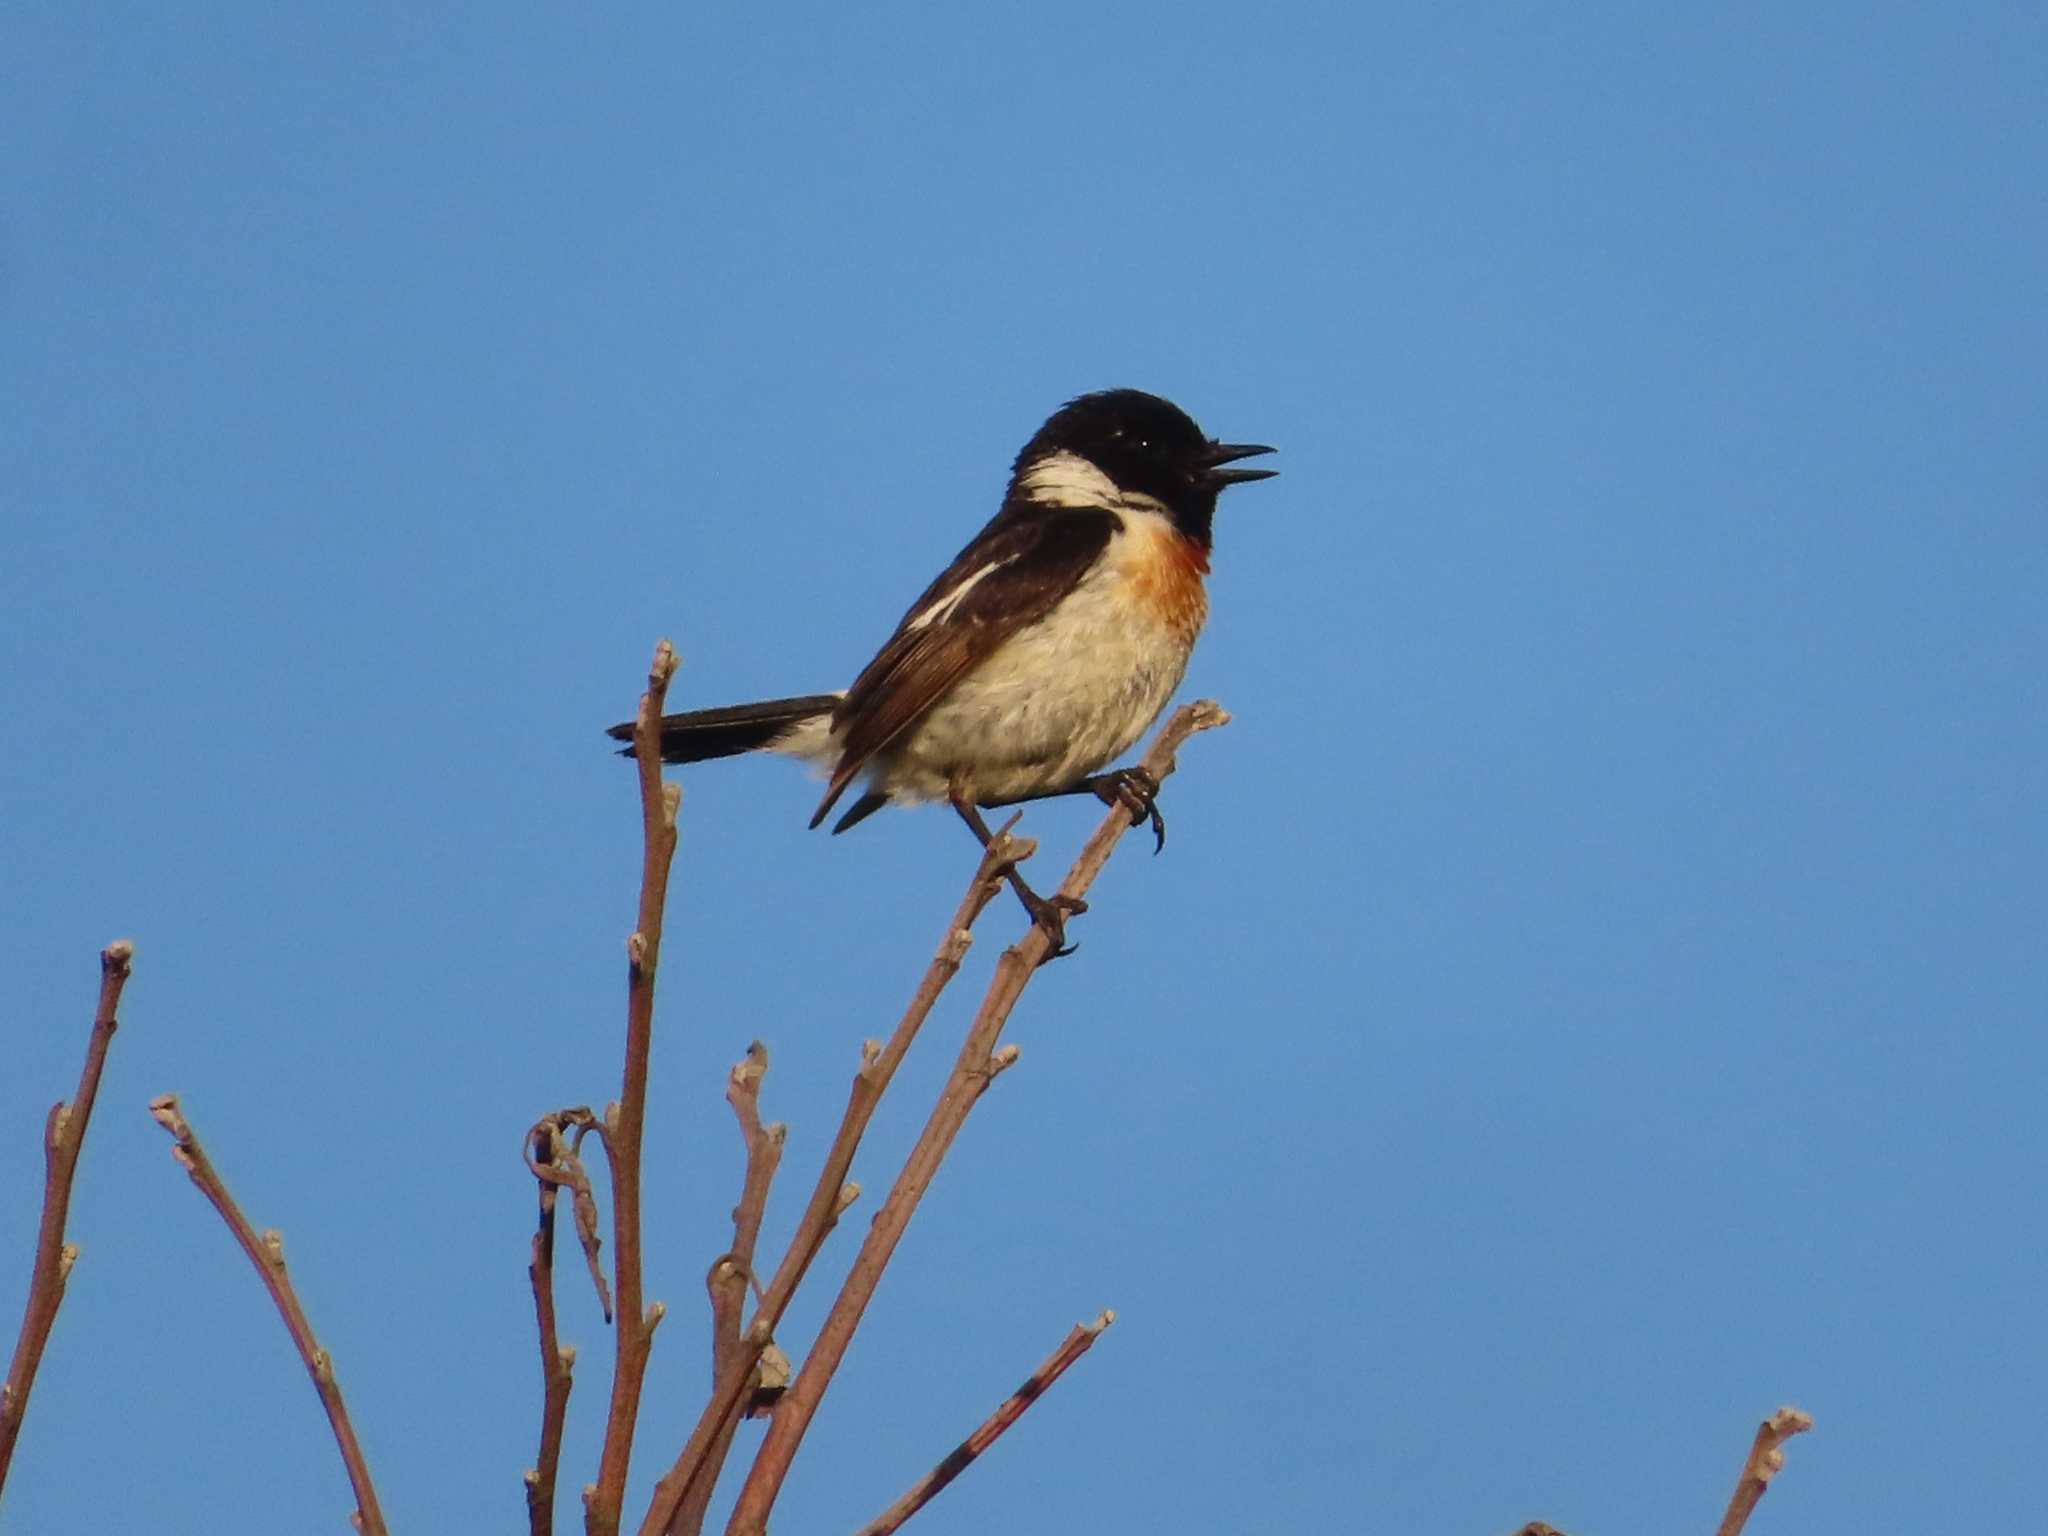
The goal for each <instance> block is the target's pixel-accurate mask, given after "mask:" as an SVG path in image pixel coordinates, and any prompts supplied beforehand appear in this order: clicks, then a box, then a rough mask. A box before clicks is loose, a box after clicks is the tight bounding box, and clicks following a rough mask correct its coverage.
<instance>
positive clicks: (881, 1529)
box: [860, 1312, 1116, 1536]
mask: <svg viewBox="0 0 2048 1536" xmlns="http://www.w3.org/2000/svg"><path fill="white" fill-rule="evenodd" d="M1115 1321H1116V1314H1115V1313H1114V1312H1104V1313H1103V1314H1102V1315H1101V1316H1100V1317H1098V1318H1096V1319H1095V1321H1094V1322H1092V1323H1076V1324H1074V1331H1073V1332H1071V1333H1069V1334H1068V1335H1067V1336H1066V1338H1065V1340H1064V1341H1062V1342H1061V1344H1060V1347H1059V1348H1058V1349H1056V1350H1054V1351H1053V1352H1052V1354H1051V1355H1050V1356H1048V1357H1047V1359H1046V1362H1045V1363H1044V1364H1043V1365H1041V1366H1040V1367H1039V1368H1038V1369H1037V1370H1035V1371H1033V1372H1032V1373H1031V1374H1030V1375H1029V1376H1027V1377H1025V1378H1024V1385H1023V1386H1021V1387H1019V1388H1018V1389H1017V1390H1016V1391H1015V1392H1012V1393H1011V1394H1010V1395H1009V1397H1008V1398H1007V1399H1005V1400H1004V1402H1003V1404H1002V1406H1001V1407H999V1408H997V1409H996V1411H995V1412H994V1413H992V1414H990V1415H989V1416H988V1417H987V1418H986V1419H984V1420H983V1421H982V1424H981V1427H980V1428H979V1429H977V1430H976V1431H975V1432H974V1433H973V1434H971V1435H969V1436H968V1437H967V1438H966V1439H965V1440H962V1441H961V1442H960V1443H959V1444H958V1445H956V1446H955V1447H953V1449H952V1450H951V1451H950V1452H949V1453H947V1455H946V1458H945V1460H943V1461H941V1462H940V1463H939V1464H938V1465H937V1466H935V1467H933V1468H932V1469H931V1471H929V1472H927V1473H926V1474H925V1475H924V1476H923V1477H922V1478H920V1479H919V1480H918V1482H917V1485H916V1486H915V1487H913V1488H912V1489H911V1490H910V1491H909V1492H908V1493H906V1494H904V1495H903V1497H902V1498H900V1499H898V1500H897V1501H896V1502H895V1503H894V1504H891V1505H890V1506H889V1507H888V1508H887V1509H885V1510H883V1511H882V1513H881V1514H880V1515H878V1516H877V1517H876V1518H875V1519H874V1520H873V1521H872V1522H871V1523H869V1524H867V1525H864V1526H862V1527H861V1529H860V1536H891V1533H892V1532H894V1531H895V1530H896V1529H897V1528H898V1527H899V1526H901V1525H902V1524H903V1522H904V1521H906V1520H908V1519H909V1518H910V1517H911V1516H912V1515H914V1514H916V1513H917V1512H918V1511H919V1510H920V1509H923V1508H924V1507H925V1505H927V1504H929V1503H930V1502H931V1501H932V1499H933V1498H934V1497H936V1496H937V1494H938V1492H939V1490H940V1489H942V1488H944V1487H945V1486H946V1484H948V1483H950V1482H952V1481H953V1479H954V1478H956V1477H958V1476H959V1475H960V1474H961V1473H962V1472H965V1471H966V1470H967V1469H968V1467H970V1466H972V1465H973V1463H974V1461H975V1458H976V1457H978V1456H980V1455H981V1453H982V1452H983V1451H985V1450H987V1449H988V1448H989V1447H990V1446H992V1445H994V1444H995V1443H996V1441H997V1440H998V1439H1000V1438H1001V1437H1002V1433H1003V1431H1004V1430H1006V1429H1008V1428H1009V1427H1010V1426H1011V1425H1012V1424H1014V1423H1016V1422H1017V1421H1018V1420H1019V1419H1021V1418H1023V1417H1024V1410H1025V1409H1026V1408H1029V1407H1030V1406H1031V1405H1032V1404H1033V1403H1035V1402H1037V1401H1038V1399H1039V1398H1040V1397H1041V1396H1043V1395H1044V1393H1045V1389H1046V1388H1047V1387H1049V1386H1051V1385H1052V1384H1053V1383H1054V1382H1056V1381H1058V1380H1059V1379H1060V1377H1061V1375H1063V1374H1064V1373H1065V1371H1066V1369H1067V1367H1068V1366H1070V1365H1072V1364H1073V1363H1074V1362H1075V1361H1076V1360H1078V1359H1080V1358H1081V1357H1082V1356H1083V1355H1085V1354H1087V1353H1088V1351H1089V1348H1090V1347H1091V1346H1092V1345H1093V1344H1094V1343H1095V1341H1096V1340H1097V1339H1098V1338H1100V1337H1101V1336H1102V1330H1103V1329H1105V1328H1107V1327H1108V1326H1109V1325H1110V1324H1111V1323H1113V1322H1115Z"/></svg>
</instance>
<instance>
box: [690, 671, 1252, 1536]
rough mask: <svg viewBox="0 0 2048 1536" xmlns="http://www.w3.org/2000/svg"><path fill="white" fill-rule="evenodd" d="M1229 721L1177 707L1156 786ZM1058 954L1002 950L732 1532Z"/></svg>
mask: <svg viewBox="0 0 2048 1536" xmlns="http://www.w3.org/2000/svg"><path fill="white" fill-rule="evenodd" d="M1229 719H1230V716H1229V715H1228V714H1227V713H1225V711H1224V710H1223V709H1222V707H1221V706H1220V705H1217V704H1215V703H1213V702H1211V701H1209V700H1206V699H1204V700H1199V701H1197V702H1196V703H1193V704H1188V705H1184V706H1182V707H1181V708H1180V709H1179V710H1177V711H1175V712H1174V715H1173V718H1172V719H1171V720H1169V721H1167V723H1166V725H1165V727H1164V728H1163V729H1161V731H1160V732H1159V734H1158V735H1157V736H1156V737H1155V738H1154V739H1153V742H1152V746H1151V749H1150V750H1149V751H1148V752H1146V754H1145V756H1144V759H1143V766H1144V768H1145V769H1146V770H1147V771H1148V772H1149V773H1150V774H1151V775H1152V779H1153V782H1154V783H1163V782H1164V781H1165V780H1166V778H1167V777H1168V776H1169V775H1170V774H1172V772H1173V770H1174V767H1175V762H1174V754H1175V753H1176V752H1177V751H1178V750H1179V748H1180V747H1181V745H1182V744H1183V743H1184V742H1186V740H1187V739H1188V737H1190V736H1192V735H1193V734H1194V733H1195V732H1197V731H1202V730H1208V729H1211V728H1212V727H1215V726H1219V725H1223V724H1225V723H1226V722H1228V720H1229ZM1130 826H1131V818H1130V813H1129V812H1128V811H1127V810H1125V809H1124V808H1123V807H1122V806H1115V807H1112V808H1111V810H1110V813H1109V815H1108V816H1106V817H1105V818H1104V819H1103V822H1102V825H1101V826H1100V827H1098V828H1097V829H1096V831H1095V835H1094V836H1093V837H1091V838H1089V840H1088V842H1087V843H1086V845H1084V846H1083V848H1082V849H1081V854H1080V857H1079V858H1077V859H1076V860H1075V861H1074V866H1073V868H1072V869H1070V870H1068V871H1067V877H1066V879H1065V880H1064V881H1062V882H1061V884H1060V889H1059V894H1060V895H1062V896H1066V897H1071V898H1074V899H1076V900H1078V899H1079V898H1081V897H1083V896H1085V895H1086V894H1087V891H1088V888H1089V886H1090V885H1092V884H1093V883H1094V880H1095V877H1096V876H1097V875H1098V874H1100V873H1101V871H1102V867H1103V865H1104V864H1106V863H1107V862H1108V861H1109V856H1110V854H1111V852H1112V851H1114V849H1115V848H1116V845H1117V843H1118V841H1119V840H1120V839H1121V838H1122V837H1123V835H1124V833H1126V832H1127V831H1129V830H1130ZM1051 952H1052V940H1051V937H1050V936H1049V935H1048V934H1047V932H1046V930H1045V928H1044V927H1043V926H1042V925H1040V924H1036V923H1034V924H1033V925H1032V926H1031V928H1030V929H1029V930H1028V931H1027V932H1026V933H1025V935H1024V937H1023V938H1022V939H1020V940H1019V941H1018V942H1017V943H1016V944H1013V945H1012V946H1011V947H1010V948H1008V949H1006V950H1005V951H1003V956H1002V958H1001V959H1000V960H999V961H997V962H996V969H995V975H994V976H993V977H992V978H991V979H990V981H989V987H988V991H987V993H985V994H984V995H983V998H982V1002H981V1007H980V1009H979V1010H978V1011H977V1013H976V1014H975V1017H974V1022H973V1024H972V1025H971V1026H970V1027H969V1029H968V1032H967V1039H966V1041H965V1042H964V1043H963V1044H962V1045H961V1047H960V1055H959V1057H958V1059H957V1060H956V1062H955V1063H954V1067H953V1073H952V1076H951V1078H950V1079H949V1080H948V1081H947V1084H946V1087H945V1089H944V1091H943V1092H942V1094H941V1096H940V1098H939V1102H938V1103H937V1105H935V1106H934V1107H933V1109H932V1113H931V1118H930V1119H929V1120H927V1121H926V1122H925V1127H924V1130H923V1131H922V1132H921V1133H920V1134H919V1136H918V1139H917V1143H916V1145H915V1146H913V1147H912V1148H911V1151H910V1156H909V1157H908V1158H907V1159H906V1160H905V1162H904V1165H903V1169H902V1172H900V1173H899V1174H898V1175H897V1176H896V1183H895V1186H894V1187H893V1188H892V1189H891V1190H890V1191H889V1198H888V1199H887V1200H886V1201H884V1202H883V1204H882V1208H881V1209H880V1210H879V1211H877V1212H876V1213H875V1219H874V1222H873V1224H872V1225H871V1226H870V1227H869V1228H868V1234H867V1237H866V1239H865V1240H864V1241H863V1242H862V1243H861V1247H860V1253H859V1254H858V1255H857V1256H856V1257H855V1259H854V1261H853V1268H852V1270H851V1271H850V1272H849V1273H848V1275H847V1277H846V1280H845V1282H844V1284H842V1285H841V1286H840V1289H839V1295H838V1297H837V1299H836V1300H835V1301H834V1302H833V1304H832V1310H831V1311H830V1312H829V1313H827V1314H826V1318H825V1322H824V1325H823V1326H822V1327H821V1328H820V1329H819V1331H818V1337H817V1341H816V1342H815V1343H814V1344H813V1345H812V1346H811V1351H810V1353H809V1354H808V1355H807V1356H806V1357H805V1359H804V1363H803V1368H802V1369H801V1370H800V1371H798V1372H797V1377H796V1380H795V1381H794V1382H792V1383H791V1384H790V1388H789V1391H788V1393H787V1394H786V1395H785V1396H784V1397H783V1400H782V1401H781V1403H780V1404H778V1405H777V1407H776V1410H775V1417H774V1419H773V1421H772V1422H771V1423H770V1424H769V1426H768V1433H767V1434H766V1435H765V1436H764V1437H763V1438H762V1441H761V1448H760V1450H759V1451H758V1452H757V1453H756V1455H755V1457H754V1464H753V1466H752V1467H751V1468H750V1469H749V1470H748V1472H747V1480H746V1482H745V1483H744V1484H742V1485H741V1488H740V1494H739V1499H738V1502H737V1503H736V1504H735V1505H734V1508H733V1513H732V1518H731V1520H730V1521H729V1522H728V1524H727V1526H726V1531H727V1536H764V1533H765V1532H766V1530H767V1528H768V1514H769V1511H770V1510H771V1509H772V1508H773V1507H774V1504H775V1498H776V1495H777V1494H778V1493H779V1492H780V1491H781V1489H782V1484H783V1480H784V1479H785V1478H787V1477H788V1475H789V1468H790V1464H791V1462H792V1461H793V1460H794V1459H795V1457H796V1451H797V1447H798V1446H799V1445H800V1444H801V1443H802V1442H803V1437H804V1434H805V1432H806V1431H807V1430H808V1429H809V1428H810V1424H811V1420H812V1418H813V1417H814V1416H815V1415H816V1414H817V1411H818V1405H819V1403H820V1402H821V1401H822V1400H823V1399H824V1395H825V1389H826V1387H828V1386H829V1385H830V1384H831V1381H832V1375H833V1373H834V1372H835V1371H837V1370H838V1368H839V1363H840V1361H841V1360H843V1359H844V1358H845V1356H846V1350H847V1346H848V1345H849V1344H851V1343H852V1341H853V1335H854V1330H855V1329H857V1328H858V1327H859V1326H860V1320H861V1317H862V1315H863V1314H864V1313H865V1312H866V1311H867V1306H868V1303H869V1301H871V1300H872V1299H873V1297H874V1294H875V1287H876V1286H877V1285H878V1284H879V1283H880V1282H881V1278H882V1271H883V1270H884V1269H885V1268H887V1266H888V1263H889V1260H890V1258H891V1256H892V1255H893V1254H894V1253H895V1251H896V1244H897V1243H898V1242H899V1241H900V1240H901V1239H902V1236H903V1233H904V1231H905V1229H906V1228H907V1227H908V1226H909V1225H910V1218H911V1216H912V1215H913V1214H914V1213H915V1211H916V1210H917V1205H918V1202H919V1201H920V1200H921V1199H923V1198H924V1192H925V1190H926V1189H928V1188H929V1187H930V1185H931V1181H932V1177H933V1175H934V1174H936V1173H937V1172H938V1167H939V1163H940V1162H941V1160H942V1159H944V1157H945V1155H946V1153H947V1151H948V1150H949V1149H950V1148H951V1147H952V1145H953V1139H954V1137H956V1136H957V1135H958V1134H959V1133H960V1128H961V1126H963V1125H964V1124H965V1123H966V1121H967V1116H968V1113H969V1111H971V1110H972V1109H973V1108H974V1105H975V1104H976V1102H977V1101H978V1100H979V1099H980V1098H981V1095H982V1094H983V1093H984V1092H985V1091H987V1088H988V1085H989V1084H990V1083H991V1082H992V1081H994V1079H995V1076H996V1074H997V1073H999V1072H1000V1071H1002V1070H1003V1068H1004V1067H1006V1066H1007V1065H1008V1064H1009V1062H1010V1061H1012V1060H1014V1059H1015V1057H1014V1056H1013V1055H1007V1056H1006V1055H1005V1054H1004V1053H1001V1052H998V1051H997V1049H996V1042H997V1037H998V1036H999V1035H1000V1033H1001V1032H1002V1028H1003V1026H1004V1024H1006V1023H1007V1022H1008V1021H1009V1017H1010V1013H1011V1010H1012V1009H1014V1008H1015V1007H1016V1005H1017V999H1018V998H1019V997H1020V996H1021V995H1022V994H1023V991H1024V988H1025V986H1026V985H1027V984H1029V982H1030V980H1031V977H1032V975H1033V974H1034V973H1035V972H1036V971H1037V969H1038V967H1039V966H1040V965H1041V964H1043V963H1044V961H1045V960H1046V958H1047V957H1048V956H1049V955H1050V954H1051Z"/></svg>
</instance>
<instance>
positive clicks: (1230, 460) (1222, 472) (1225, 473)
mask: <svg viewBox="0 0 2048 1536" xmlns="http://www.w3.org/2000/svg"><path fill="white" fill-rule="evenodd" d="M1272 452H1274V450H1273V449H1271V448H1268V447H1267V446H1266V445H1265V444H1264V443H1211V444H1210V445H1209V470H1208V473H1207V475H1205V476H1204V478H1205V479H1206V480H1207V481H1208V482H1209V483H1210V484H1211V485H1242V484H1244V482H1245V481H1247V480H1270V479H1272V478H1273V477H1274V476H1275V475H1277V474H1279V473H1280V471H1279V470H1277V469H1225V468H1224V467H1223V466H1224V465H1226V464H1234V463H1236V462H1237V461H1238V460H1239V459H1250V458H1256V457H1257V456H1258V455H1259V454H1262V453H1272Z"/></svg>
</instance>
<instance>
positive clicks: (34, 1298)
mask: <svg viewBox="0 0 2048 1536" xmlns="http://www.w3.org/2000/svg"><path fill="white" fill-rule="evenodd" d="M134 959H135V946H134V945H133V944H131V943H130V942H129V941H128V940H126V939H117V940H115V942H113V943H112V944H109V945H108V946H107V947H106V948H105V949H103V950H101V951H100V1001H99V1006H98V1007H97V1008H96V1009H94V1010H93V1018H92V1033H91V1034H90V1035H89V1036H87V1038H86V1043H85V1067H84V1070H82V1071H81V1072H80V1073H79V1075H78V1092H77V1093H76V1094H74V1095H73V1096H72V1099H71V1102H70V1103H69V1104H66V1103H63V1102H62V1101H59V1102H58V1103H56V1104H53V1105H51V1106H50V1114H49V1118H48V1119H47V1120H45V1121H44V1123H43V1218H42V1222H41V1225H40V1226H39V1227H38V1228H37V1230H36V1257H35V1265H34V1267H33V1268H32V1269H31V1270H30V1271H29V1284H28V1305H27V1307H26V1308H25V1309H24V1310H23V1312H22V1315H21V1335H20V1337H19V1338H18V1339H17V1340H16V1341H15V1345H14V1359H13V1361H12V1363H10V1364H9V1365H8V1367H7V1380H6V1382H5V1384H4V1385H0V1489H4V1488H6V1486H7V1468H8V1466H9V1464H10V1463H12V1462H13V1460H14V1442H15V1441H16V1439H18V1438H19V1437H20V1435H21V1421H22V1419H23V1417H24V1416H25V1415H26V1414H27V1413H28V1396H29V1393H30V1391H31V1390H33V1388H34V1387H35V1384H36V1370H37V1368H38V1367H39V1366H41V1365H42V1363H43V1349H44V1346H46V1345H47V1344H48V1343H49V1342H50V1329H51V1327H52V1326H53V1325H54V1324H55V1323H56V1321H57V1309H58V1308H59V1307H61V1306H62V1305H63V1304H64V1286H65V1283H66V1282H67V1281H68V1280H69V1279H70V1278H71V1265H72V1262H73V1261H74V1260H75V1259H76V1258H77V1257H78V1249H77V1248H76V1247H75V1246H74V1245H73V1244H70V1243H67V1242H65V1241H64V1223H65V1220H66V1219H67V1218H68V1217H69V1215H70V1214H71V1185H72V1182H73V1180H74V1179H76V1178H77V1176H78V1154H79V1153H80V1152H81V1151H83V1150H84V1148H85V1128H86V1126H87V1125H88V1124H89V1123H90V1122H91V1120H92V1106H93V1101H94V1100H95V1099H97V1098H98V1097H99V1091H100V1073H101V1072H102V1071H103V1070H104V1069H105V1067H106V1064H107V1047H108V1046H109V1045H111V1044H112V1043H113V1039H114V1031H115V1029H116V1028H118V1027H119V1019H118V1018H117V1017H116V1013H117V1010H118V1009H119V1008H120V1006H121V989H122V988H123V987H124V986H126V985H127V984H128V973H129V969H130V967H131V965H132V963H133V961H134Z"/></svg>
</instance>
